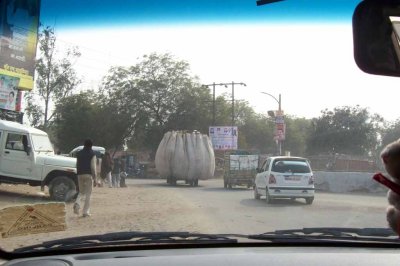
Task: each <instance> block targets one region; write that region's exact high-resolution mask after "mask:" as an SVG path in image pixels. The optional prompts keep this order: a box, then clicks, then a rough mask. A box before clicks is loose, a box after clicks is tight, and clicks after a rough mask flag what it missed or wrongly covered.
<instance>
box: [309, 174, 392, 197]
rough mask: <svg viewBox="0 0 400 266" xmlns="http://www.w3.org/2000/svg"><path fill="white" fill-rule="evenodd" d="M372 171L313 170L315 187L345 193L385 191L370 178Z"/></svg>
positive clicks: (385, 190)
mask: <svg viewBox="0 0 400 266" xmlns="http://www.w3.org/2000/svg"><path fill="white" fill-rule="evenodd" d="M373 175H374V173H360V172H321V171H317V172H314V177H315V188H316V190H317V191H318V190H320V191H327V192H334V193H346V192H370V193H385V192H387V189H386V188H385V187H384V186H382V185H380V184H379V183H377V182H376V181H374V180H372V176H373Z"/></svg>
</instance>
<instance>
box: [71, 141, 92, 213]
mask: <svg viewBox="0 0 400 266" xmlns="http://www.w3.org/2000/svg"><path fill="white" fill-rule="evenodd" d="M92 146H93V142H92V141H91V140H90V139H87V140H85V142H84V147H83V149H82V150H81V151H79V152H78V153H77V156H76V171H77V174H78V186H79V194H78V197H77V198H76V201H75V203H74V213H75V214H77V215H79V210H80V203H81V201H82V200H83V199H84V202H85V203H84V205H83V217H88V216H90V197H91V195H92V187H93V180H96V179H97V176H96V173H97V172H96V154H95V153H94V151H93V150H92Z"/></svg>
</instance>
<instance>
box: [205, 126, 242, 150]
mask: <svg viewBox="0 0 400 266" xmlns="http://www.w3.org/2000/svg"><path fill="white" fill-rule="evenodd" d="M209 136H210V139H211V143H212V145H213V148H214V150H237V148H238V144H237V142H238V128H237V127H231V126H220V127H218V126H215V127H210V128H209Z"/></svg>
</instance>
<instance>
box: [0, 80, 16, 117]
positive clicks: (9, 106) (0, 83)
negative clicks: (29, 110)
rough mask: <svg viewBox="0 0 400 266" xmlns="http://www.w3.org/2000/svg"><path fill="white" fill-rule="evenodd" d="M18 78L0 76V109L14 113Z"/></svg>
mask: <svg viewBox="0 0 400 266" xmlns="http://www.w3.org/2000/svg"><path fill="white" fill-rule="evenodd" d="M18 82H19V78H16V77H11V76H4V75H1V74H0V109H6V110H10V111H15V107H16V99H17V95H18V90H17V88H18Z"/></svg>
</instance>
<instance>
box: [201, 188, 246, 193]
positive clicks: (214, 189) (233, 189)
mask: <svg viewBox="0 0 400 266" xmlns="http://www.w3.org/2000/svg"><path fill="white" fill-rule="evenodd" d="M252 190H253V189H250V188H245V187H238V188H229V189H226V188H223V187H209V188H205V189H203V191H205V192H243V191H249V192H250V191H252Z"/></svg>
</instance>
